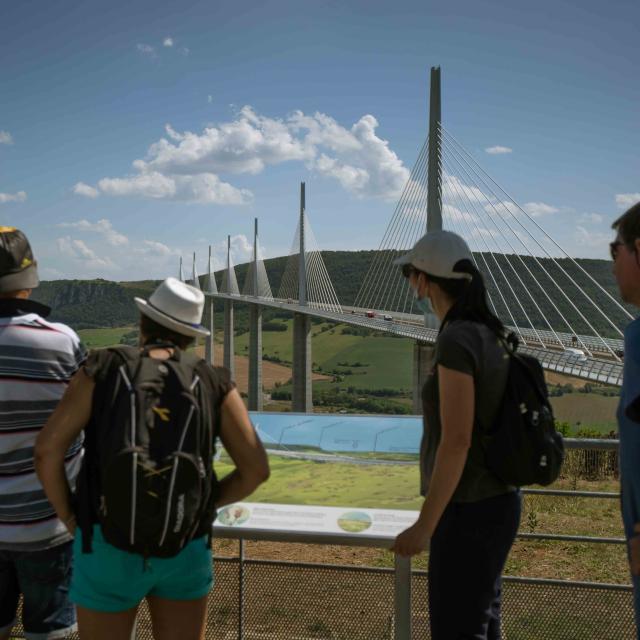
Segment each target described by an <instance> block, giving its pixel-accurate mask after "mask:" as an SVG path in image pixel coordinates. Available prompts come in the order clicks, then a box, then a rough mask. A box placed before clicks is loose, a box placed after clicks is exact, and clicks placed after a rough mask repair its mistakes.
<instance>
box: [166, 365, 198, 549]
mask: <svg viewBox="0 0 640 640" xmlns="http://www.w3.org/2000/svg"><path fill="white" fill-rule="evenodd" d="M199 381H200V378H199V377H198V376H195V378H194V379H193V382H192V383H191V386H190V387H189V389H190V391H193V390H194V389H195V387H196V385H197V384H198V382H199ZM194 411H195V407H194V406H193V405H192V406H191V408H190V409H189V415H188V416H187V420H186V422H185V425H184V427H183V429H182V435H181V436H180V442H178V449H177V451H176V452H175V454H179V453H182V445H183V444H184V441H185V438H186V435H187V431H188V429H189V426H190V424H191V418H192V417H193V412H194ZM175 454H174V456H175V457H174V459H173V469H172V470H171V482H170V483H169V495H168V496H167V510H166V512H165V516H164V527H163V529H162V536H161V537H160V542H159V543H158V546H159V547H161V546H162V545H163V544H164V540H165V538H166V537H167V531H168V529H169V516H170V515H171V500H172V499H173V490H174V488H175V483H176V475H177V473H178V461H179V459H180V457H179V456H178V455H175Z"/></svg>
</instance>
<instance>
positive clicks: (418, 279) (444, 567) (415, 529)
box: [393, 231, 521, 640]
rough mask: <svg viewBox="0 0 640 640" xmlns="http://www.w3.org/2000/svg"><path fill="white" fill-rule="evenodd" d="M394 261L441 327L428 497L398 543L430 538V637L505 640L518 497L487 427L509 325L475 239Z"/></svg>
mask: <svg viewBox="0 0 640 640" xmlns="http://www.w3.org/2000/svg"><path fill="white" fill-rule="evenodd" d="M396 264H398V265H400V266H401V267H402V271H403V274H404V275H405V277H407V278H408V279H409V284H410V286H411V288H412V289H413V291H414V293H415V296H416V299H417V302H418V306H419V307H420V308H421V309H422V310H424V311H428V309H429V305H430V306H431V307H432V308H433V313H435V315H436V317H437V318H438V320H439V321H440V331H439V334H438V338H437V341H436V345H435V358H434V363H433V370H432V371H431V373H430V374H429V375H428V377H427V380H426V383H425V385H424V388H423V391H422V402H423V413H424V435H423V438H422V444H421V447H420V475H421V493H422V495H423V496H424V498H425V500H424V503H423V504H422V508H421V510H420V515H419V518H418V520H417V522H416V523H415V524H414V525H413V526H411V527H410V528H408V529H407V530H405V531H404V532H402V533H401V534H400V535H399V536H398V537H397V538H396V541H395V544H394V547H393V550H394V551H395V552H396V553H398V554H400V555H404V556H413V555H415V554H417V553H419V552H421V551H424V550H426V549H427V548H429V547H430V552H429V611H430V623H431V638H432V639H433V640H462V639H473V640H499V639H500V637H501V636H500V599H501V597H500V596H501V583H500V575H501V573H502V569H503V568H504V564H505V561H506V559H507V556H508V554H509V550H510V548H511V546H512V544H513V541H514V539H515V536H516V532H517V530H518V525H519V522H520V510H521V499H520V493H519V492H518V490H517V489H516V488H515V487H511V486H508V485H505V484H504V483H502V482H501V481H500V480H499V479H498V478H497V477H496V476H495V475H494V474H493V473H492V472H491V471H490V470H489V469H488V468H487V465H486V463H485V457H484V452H483V449H482V443H481V435H482V432H483V430H485V429H487V428H489V427H490V425H491V423H492V421H493V420H494V419H495V418H496V416H497V412H498V409H499V406H500V403H501V400H502V396H503V394H504V390H505V386H506V379H507V372H508V365H509V360H508V356H507V354H506V351H505V348H504V346H503V340H504V339H505V337H506V332H505V328H504V325H503V324H502V322H500V320H499V319H498V318H497V317H496V316H495V315H494V314H493V313H492V312H491V311H490V310H489V307H488V304H487V292H486V288H485V285H484V282H483V279H482V275H481V274H480V273H479V272H478V270H477V269H476V268H475V267H474V265H473V258H472V255H471V251H470V250H469V247H468V246H467V244H466V243H465V241H464V240H463V239H462V238H461V237H460V236H458V235H456V234H455V233H451V232H450V231H434V232H430V233H428V234H427V235H425V236H424V237H422V238H421V239H420V240H419V241H418V242H417V243H416V245H415V246H414V247H413V249H412V250H411V251H410V252H409V253H408V254H407V255H405V256H403V257H402V258H400V259H399V260H397V261H396Z"/></svg>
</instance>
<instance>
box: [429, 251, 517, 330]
mask: <svg viewBox="0 0 640 640" xmlns="http://www.w3.org/2000/svg"><path fill="white" fill-rule="evenodd" d="M454 271H458V272H461V273H466V274H468V275H469V276H470V278H469V279H467V278H464V279H462V278H460V279H457V278H440V277H437V276H432V275H429V274H426V275H427V277H428V278H429V280H431V281H433V282H435V283H436V284H437V285H438V286H439V287H440V288H441V289H442V290H443V291H444V293H445V294H446V295H448V296H449V297H450V298H451V299H452V300H453V306H452V307H451V309H449V311H448V312H447V315H446V316H445V318H444V319H443V321H442V325H441V330H442V328H444V326H445V325H446V324H447V323H448V322H451V321H453V320H470V321H472V322H479V323H480V324H484V325H486V326H487V327H488V328H489V329H490V330H491V331H492V332H493V333H494V334H495V335H496V336H498V337H499V338H507V335H506V333H507V332H506V329H505V326H504V324H503V323H502V321H501V320H500V318H498V316H496V315H495V313H493V312H492V311H491V309H490V308H489V304H488V296H487V288H486V286H485V284H484V278H483V277H482V273H480V271H478V269H477V268H476V267H475V266H474V265H473V264H472V263H471V261H470V260H460V261H459V262H457V263H456V265H455V267H454ZM509 340H511V336H509Z"/></svg>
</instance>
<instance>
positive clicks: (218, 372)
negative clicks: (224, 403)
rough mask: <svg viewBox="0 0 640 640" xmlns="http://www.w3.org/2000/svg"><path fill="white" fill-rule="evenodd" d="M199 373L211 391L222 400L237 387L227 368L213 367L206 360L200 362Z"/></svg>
mask: <svg viewBox="0 0 640 640" xmlns="http://www.w3.org/2000/svg"><path fill="white" fill-rule="evenodd" d="M198 372H199V373H200V374H201V375H202V377H203V378H204V380H205V381H206V383H207V385H208V386H209V391H211V392H213V394H214V395H215V396H216V397H218V398H219V399H221V400H222V399H223V398H224V397H225V396H226V395H227V394H228V393H229V391H231V390H233V389H235V387H236V383H235V382H234V381H233V379H232V377H231V372H230V371H229V369H227V368H226V367H213V366H211V365H210V364H208V363H207V362H206V361H205V360H200V362H199V363H198Z"/></svg>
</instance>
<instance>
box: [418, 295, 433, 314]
mask: <svg viewBox="0 0 640 640" xmlns="http://www.w3.org/2000/svg"><path fill="white" fill-rule="evenodd" d="M415 305H416V307H418V310H419V311H420V312H422V313H423V314H424V315H427V314H430V313H433V305H432V304H431V299H430V298H428V297H427V296H425V297H424V298H418V297H417V296H416V300H415Z"/></svg>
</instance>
